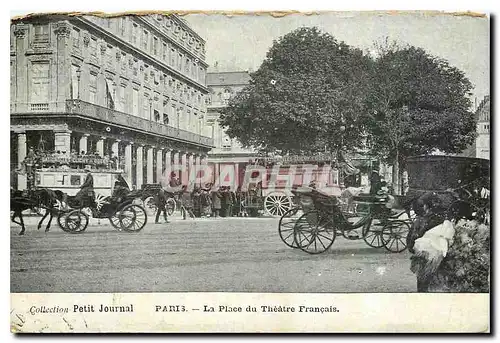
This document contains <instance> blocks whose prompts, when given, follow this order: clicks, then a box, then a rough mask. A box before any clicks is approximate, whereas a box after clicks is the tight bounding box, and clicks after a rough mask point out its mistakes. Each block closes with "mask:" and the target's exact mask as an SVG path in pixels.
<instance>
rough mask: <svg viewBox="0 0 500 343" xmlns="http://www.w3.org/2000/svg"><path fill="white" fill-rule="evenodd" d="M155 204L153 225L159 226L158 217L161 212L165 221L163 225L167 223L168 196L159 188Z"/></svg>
mask: <svg viewBox="0 0 500 343" xmlns="http://www.w3.org/2000/svg"><path fill="white" fill-rule="evenodd" d="M154 200H155V204H156V208H157V210H156V218H155V224H160V222H159V220H160V215H161V213H162V212H163V218H164V219H165V223H168V222H169V221H168V216H167V207H166V206H167V200H168V196H167V194H166V193H165V190H164V189H163V188H160V190H159V191H158V193H157V194H156V195H155V198H154Z"/></svg>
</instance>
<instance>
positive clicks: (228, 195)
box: [179, 184, 238, 219]
mask: <svg viewBox="0 0 500 343" xmlns="http://www.w3.org/2000/svg"><path fill="white" fill-rule="evenodd" d="M179 200H180V204H181V211H182V217H183V218H184V219H186V218H187V217H188V216H189V217H191V218H206V217H215V218H217V217H231V216H233V215H234V208H235V205H236V204H237V202H238V199H237V195H236V193H235V192H233V191H231V189H230V187H227V186H221V187H218V188H215V187H213V185H212V184H207V185H205V187H199V186H195V187H194V189H193V190H192V191H191V192H190V191H189V190H188V189H187V187H185V186H184V187H183V190H182V193H181V195H180V199H179Z"/></svg>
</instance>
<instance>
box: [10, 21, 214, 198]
mask: <svg viewBox="0 0 500 343" xmlns="http://www.w3.org/2000/svg"><path fill="white" fill-rule="evenodd" d="M206 69H207V64H206V62H205V41H204V40H203V39H202V38H201V37H200V36H199V35H198V34H197V33H196V32H194V31H193V30H192V29H191V28H190V27H189V26H188V24H187V23H186V22H185V20H183V19H182V18H180V17H178V16H176V15H167V16H164V15H147V16H121V17H113V18H103V17H95V16H78V17H76V16H75V17H68V16H60V15H57V16H56V15H51V16H41V17H31V18H26V19H22V20H20V21H14V22H13V23H12V24H11V44H10V74H11V102H10V106H11V142H12V144H11V165H12V167H14V168H16V167H19V166H20V164H21V163H22V162H23V160H24V158H25V157H26V154H27V151H28V149H29V148H30V147H31V148H34V149H42V150H46V151H52V152H57V153H58V156H59V155H60V156H70V155H71V154H73V153H78V154H80V153H81V154H84V153H88V152H89V151H92V152H93V153H95V154H98V155H100V156H105V155H108V154H113V155H114V156H116V157H118V160H119V161H120V166H121V167H122V168H123V170H124V174H125V177H126V179H127V181H128V182H129V185H134V186H135V187H137V188H140V187H141V185H143V184H145V183H157V182H159V181H160V178H161V174H162V173H163V171H164V170H165V169H166V167H168V166H169V165H178V164H180V165H184V166H188V167H190V168H192V167H193V165H195V164H200V163H204V161H206V156H207V153H208V151H209V150H210V149H211V148H212V146H213V139H212V138H210V137H207V136H204V132H206V130H205V121H206V104H205V97H206V95H207V93H208V88H207V87H206ZM17 187H18V188H19V189H23V188H25V187H26V182H25V180H24V179H23V176H22V175H19V176H18V184H17Z"/></svg>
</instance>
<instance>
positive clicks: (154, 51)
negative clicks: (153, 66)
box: [153, 37, 158, 56]
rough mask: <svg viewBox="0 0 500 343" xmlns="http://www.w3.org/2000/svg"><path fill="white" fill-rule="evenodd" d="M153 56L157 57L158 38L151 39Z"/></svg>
mask: <svg viewBox="0 0 500 343" xmlns="http://www.w3.org/2000/svg"><path fill="white" fill-rule="evenodd" d="M153 55H155V56H158V38H156V37H154V38H153Z"/></svg>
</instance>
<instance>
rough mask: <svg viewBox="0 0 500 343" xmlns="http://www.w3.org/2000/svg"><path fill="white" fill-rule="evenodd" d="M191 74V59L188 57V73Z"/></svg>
mask: <svg viewBox="0 0 500 343" xmlns="http://www.w3.org/2000/svg"><path fill="white" fill-rule="evenodd" d="M190 74H191V60H190V59H189V58H187V59H186V75H190Z"/></svg>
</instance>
